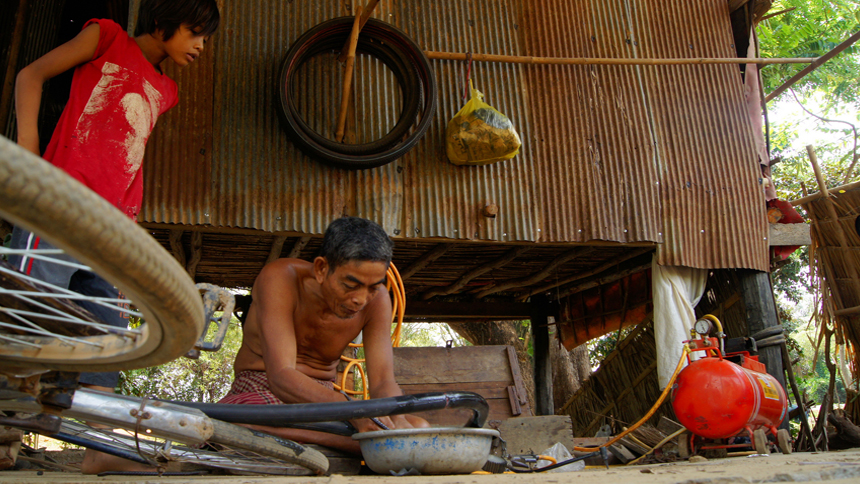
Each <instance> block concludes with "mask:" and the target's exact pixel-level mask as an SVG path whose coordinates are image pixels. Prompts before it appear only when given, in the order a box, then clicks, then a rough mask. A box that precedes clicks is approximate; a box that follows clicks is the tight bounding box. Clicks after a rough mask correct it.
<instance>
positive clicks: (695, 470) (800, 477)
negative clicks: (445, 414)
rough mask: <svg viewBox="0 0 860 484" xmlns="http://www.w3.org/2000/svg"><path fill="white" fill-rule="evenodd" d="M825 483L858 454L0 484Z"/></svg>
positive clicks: (13, 475) (851, 472)
mask: <svg viewBox="0 0 860 484" xmlns="http://www.w3.org/2000/svg"><path fill="white" fill-rule="evenodd" d="M804 481H828V482H831V483H833V484H843V483H845V484H847V483H852V484H857V483H860V449H853V450H848V451H839V452H829V453H798V454H792V455H788V456H786V455H782V454H779V455H776V454H774V455H771V456H754V457H730V458H727V459H714V460H709V461H705V462H699V463H689V462H678V463H672V464H654V465H650V466H635V467H611V468H610V469H609V470H607V469H605V468H593V469H591V468H589V469H586V470H584V471H581V472H569V473H542V474H495V475H464V476H415V477H392V476H341V475H333V476H328V477H238V476H237V477H224V476H197V477H182V478H177V477H163V478H160V479H159V478H156V477H130V476H113V477H89V476H81V475H79V474H72V473H64V472H43V473H42V474H41V475H39V474H38V473H37V472H35V471H4V472H0V482H2V483H21V484H35V483H49V484H54V483H56V484H59V483H96V482H98V483H104V482H141V483H144V482H146V483H164V484H176V483H194V484H197V483H200V482H206V483H225V484H227V483H229V484H251V483H254V484H256V483H260V484H270V483H272V484H274V483H280V482H285V483H306V482H307V483H315V484H317V483H318V484H323V483H326V484H328V483H331V484H351V483H355V484H388V483H392V484H393V483H397V484H419V483H421V484H423V483H432V484H472V483H478V484H485V483H486V484H489V483H493V484H495V483H500V484H531V483H560V482H576V483H577V484H621V483H624V484H675V483H683V484H732V483H741V484H744V483H759V482H804Z"/></svg>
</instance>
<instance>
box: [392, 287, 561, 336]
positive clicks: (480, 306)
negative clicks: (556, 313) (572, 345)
mask: <svg viewBox="0 0 860 484" xmlns="http://www.w3.org/2000/svg"><path fill="white" fill-rule="evenodd" d="M530 311H531V305H530V304H527V303H514V302H504V301H496V302H445V301H417V300H413V299H409V300H408V301H407V302H406V317H410V318H415V317H436V318H477V319H481V320H487V319H490V320H492V319H498V320H503V319H528V318H529V315H530ZM546 311H547V312H549V311H552V305H549V306H547V309H546ZM550 314H553V313H550ZM473 348H476V347H474V346H473Z"/></svg>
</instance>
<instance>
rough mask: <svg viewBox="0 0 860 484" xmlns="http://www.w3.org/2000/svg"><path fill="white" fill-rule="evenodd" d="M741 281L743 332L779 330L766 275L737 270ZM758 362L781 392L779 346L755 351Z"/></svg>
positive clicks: (782, 372)
mask: <svg viewBox="0 0 860 484" xmlns="http://www.w3.org/2000/svg"><path fill="white" fill-rule="evenodd" d="M738 276H739V277H740V280H741V295H742V296H743V299H744V304H745V306H746V308H747V331H748V332H749V334H751V335H752V334H755V333H758V332H760V331H763V330H765V329H767V328H771V327H774V326H779V318H778V317H777V314H776V304H775V303H774V299H773V288H772V287H771V285H770V276H768V274H767V273H766V272H761V271H754V270H750V269H739V270H738ZM758 357H759V361H761V362H762V363H764V365H765V366H766V367H767V372H768V373H770V375H771V376H773V377H774V378H776V380H777V381H778V382H779V384H780V385H782V388H783V389H785V388H786V386H785V372H784V371H783V368H782V349H781V348H780V346H779V345H775V346H768V347H767V348H761V349H759V351H758ZM780 427H781V428H786V429H787V428H788V419H786V420H784V421H783V422H782V425H781V426H780Z"/></svg>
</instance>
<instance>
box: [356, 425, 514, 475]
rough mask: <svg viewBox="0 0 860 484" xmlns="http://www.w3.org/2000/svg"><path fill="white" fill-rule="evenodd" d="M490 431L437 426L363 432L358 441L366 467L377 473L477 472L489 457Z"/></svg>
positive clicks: (492, 434)
mask: <svg viewBox="0 0 860 484" xmlns="http://www.w3.org/2000/svg"><path fill="white" fill-rule="evenodd" d="M498 436H499V432H498V431H497V430H492V429H474V428H456V427H439V428H429V429H395V430H378V431H376V432H362V433H359V434H355V435H353V436H352V438H353V439H355V440H357V441H359V445H360V446H361V454H362V456H363V457H364V461H365V462H366V463H367V466H368V467H370V469H371V470H373V472H376V473H378V474H389V473H390V471H394V472H399V471H400V470H401V469H415V470H417V471H418V472H420V473H422V474H468V473H470V472H474V471H479V470H481V467H483V466H484V463H486V462H487V458H488V457H489V455H490V447H491V445H492V443H493V437H498Z"/></svg>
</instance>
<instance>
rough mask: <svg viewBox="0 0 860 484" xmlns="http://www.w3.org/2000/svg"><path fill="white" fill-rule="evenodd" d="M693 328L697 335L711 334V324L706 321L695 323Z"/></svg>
mask: <svg viewBox="0 0 860 484" xmlns="http://www.w3.org/2000/svg"><path fill="white" fill-rule="evenodd" d="M693 328H694V329H695V330H696V332H697V333H699V334H700V335H702V336H704V335H706V334H708V333H710V332H711V322H710V321H708V320H707V319H700V320H698V321H696V325H695V326H694V327H693Z"/></svg>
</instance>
